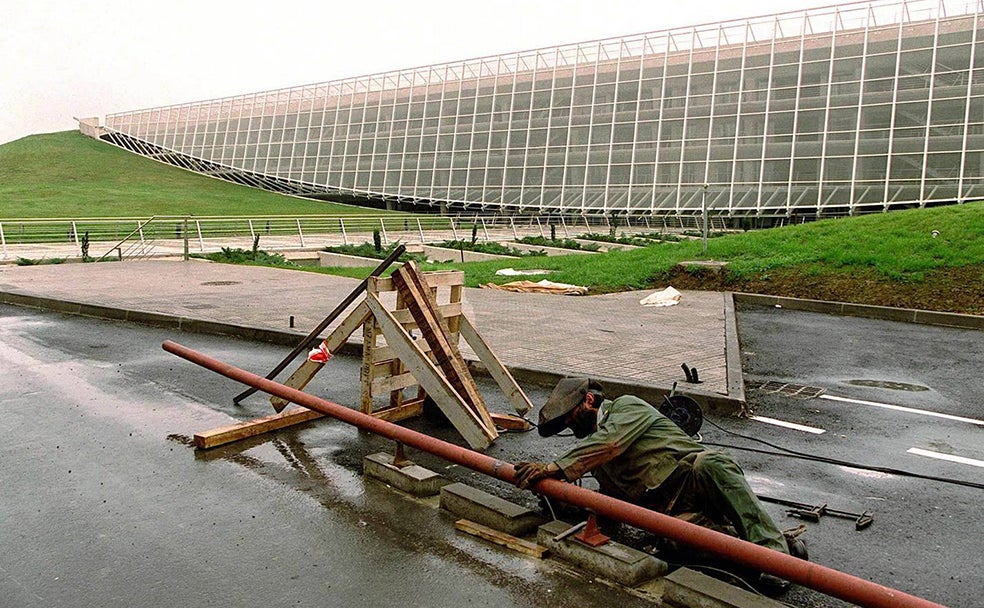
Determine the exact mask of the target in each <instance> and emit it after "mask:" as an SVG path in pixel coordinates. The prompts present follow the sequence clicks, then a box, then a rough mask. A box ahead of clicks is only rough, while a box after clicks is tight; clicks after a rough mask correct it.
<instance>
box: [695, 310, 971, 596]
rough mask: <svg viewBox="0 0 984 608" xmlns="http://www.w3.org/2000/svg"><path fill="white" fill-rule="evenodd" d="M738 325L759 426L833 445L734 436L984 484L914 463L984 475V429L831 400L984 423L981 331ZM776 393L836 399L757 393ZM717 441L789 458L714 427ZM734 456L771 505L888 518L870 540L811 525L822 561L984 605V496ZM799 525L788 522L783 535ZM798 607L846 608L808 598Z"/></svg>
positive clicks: (771, 322)
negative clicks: (774, 386)
mask: <svg viewBox="0 0 984 608" xmlns="http://www.w3.org/2000/svg"><path fill="white" fill-rule="evenodd" d="M738 320H739V338H740V342H741V346H742V363H743V367H744V372H745V381H746V383H747V386H746V389H747V396H748V400H749V402H750V403H751V404H752V405H753V407H754V409H755V414H756V415H758V416H764V417H770V418H775V419H781V420H784V421H789V422H795V423H799V424H802V425H807V426H811V427H816V428H818V429H824V430H825V432H824V433H823V434H811V433H806V432H802V431H797V430H790V429H786V428H781V427H776V426H773V425H771V424H766V423H762V422H758V421H755V420H729V421H727V422H726V423H724V424H722V426H725V427H726V428H728V429H729V430H731V431H735V432H739V433H742V434H744V435H747V436H752V437H755V438H758V439H764V440H766V441H769V442H771V443H774V444H776V445H780V446H782V447H786V448H790V449H793V450H796V451H800V452H804V453H810V454H816V455H821V456H825V457H831V458H835V459H838V460H844V461H850V462H855V463H861V464H866V465H873V466H878V467H886V468H894V469H901V470H906V471H911V472H914V473H918V474H922V475H928V476H934V477H942V478H947V479H953V480H964V481H969V482H973V483H976V484H978V485H982V484H984V468H981V467H980V466H973V465H970V464H964V463H957V462H949V461H945V460H939V459H935V458H930V457H926V456H921V455H917V454H913V453H910V452H909V450H910V449H911V448H917V449H922V450H927V451H929V452H933V453H938V454H944V455H955V456H959V457H964V458H969V459H973V460H975V461H978V462H979V463H980V464H982V465H984V422H982V423H980V424H972V423H969V422H964V421H957V420H952V419H946V418H939V417H933V416H929V415H925V414H919V413H915V412H908V411H899V410H892V409H885V408H881V407H874V406H871V405H864V404H859V403H856V402H849V401H840V400H831V399H827V398H824V396H826V397H831V396H834V397H842V398H848V399H854V400H858V401H866V402H871V403H883V404H889V405H896V406H903V407H908V408H912V409H915V410H925V411H928V412H935V413H944V414H950V415H954V416H959V417H964V418H972V419H976V420H984V375H982V372H984V335H982V334H981V333H980V332H976V331H968V330H959V329H949V328H941V327H928V326H920V325H912V324H905V323H896V322H889V321H875V320H867V319H859V318H851V317H836V316H830V315H822V314H816V313H806V312H794V311H787V310H781V309H774V308H761V307H758V308H748V309H745V310H740V311H739V317H738ZM767 381H771V382H777V383H790V384H795V385H799V386H807V387H816V388H821V389H823V390H824V393H823V394H822V396H821V397H820V398H811V399H805V398H795V397H789V396H784V395H781V394H777V393H770V392H768V391H767V390H762V389H754V388H750V387H751V386H753V385H754V384H755V383H757V382H758V383H761V382H767ZM765 388H766V389H767V388H768V387H765ZM717 422H721V421H717ZM704 439H705V441H708V442H719V443H725V444H729V445H735V446H743V447H752V448H755V449H764V450H768V451H772V452H776V451H777V450H775V449H773V448H770V447H769V446H765V445H761V444H756V443H755V442H752V441H748V440H745V439H741V438H738V437H734V436H732V435H728V434H726V433H723V432H721V431H719V430H718V429H714V428H713V427H709V426H707V425H705V427H704ZM732 453H733V454H735V455H736V457H737V458H738V459H739V462H741V463H742V464H743V466H744V469H745V472H746V476H748V477H749V479H750V482H751V484H752V486H753V488H754V489H755V490H756V491H757V492H759V493H764V494H767V495H772V496H776V497H780V498H785V499H790V500H795V501H797V502H804V503H809V504H825V503H826V504H828V505H829V506H830V507H831V508H833V509H840V510H843V511H851V512H861V511H864V510H872V511H874V513H875V516H874V517H875V520H874V524H873V525H872V526H871V527H870V528H868V529H866V530H864V531H860V532H858V531H855V530H854V527H853V524H852V522H851V521H849V520H842V519H834V518H831V517H823V518H821V521H820V523H809V522H807V523H806V525H807V528H808V531H807V533H806V535H805V536H804V538H805V539H807V541H808V542H809V546H810V551H811V558H812V559H813V560H814V561H817V562H820V563H823V564H825V565H828V566H831V567H834V568H837V569H840V570H843V571H846V572H850V573H852V574H855V575H857V576H860V577H862V578H867V579H869V580H874V581H876V582H878V583H881V584H883V585H887V586H890V587H895V588H897V589H900V590H903V591H906V592H908V593H912V594H914V595H918V596H921V597H925V598H927V599H931V600H933V601H936V602H939V603H942V604H945V605H948V606H952V607H955V608H956V607H966V608H971V607H974V606H981V605H984V604H982V599H981V598H982V597H984V570H982V561H981V538H982V531H984V521H982V517H984V509H982V508H981V504H982V501H984V490H982V489H980V488H970V487H964V486H960V485H954V484H950V483H942V482H938V481H930V480H924V479H917V478H911V477H904V476H899V475H887V474H885V473H881V472H876V471H870V470H864V469H856V468H849V467H844V466H837V465H831V464H821V463H815V462H807V461H803V460H794V459H791V458H787V457H783V456H768V455H763V454H758V453H753V452H748V451H738V450H732ZM798 522H799V520H797V519H794V518H788V517H780V518H778V523H780V524H781V525H783V524H785V525H788V526H793V525H794V524H797V523H798ZM786 601H788V602H790V603H793V604H797V605H812V604H813V603H814V602H816V603H817V604H820V605H827V604H829V605H837V603H836V602H834V601H833V600H829V599H825V600H824V602H820V601H819V600H818V599H817V597H816V596H815V594H810V593H807V592H804V591H803V590H801V589H798V590H794V591H793V592H792V593H790V594H789V595H788V596H787V598H786Z"/></svg>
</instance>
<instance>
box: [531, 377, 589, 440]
mask: <svg viewBox="0 0 984 608" xmlns="http://www.w3.org/2000/svg"><path fill="white" fill-rule="evenodd" d="M587 393H588V379H587V378H564V379H563V380H561V381H560V382H558V383H557V386H556V387H555V388H554V390H553V392H552V393H550V397H548V398H547V402H546V403H544V404H543V407H542V408H540V415H539V419H538V420H537V424H536V426H537V432H538V433H540V436H541V437H550V436H551V435H556V434H557V433H559V432H560V431H562V430H564V429H565V428H566V427H567V426H568V423H569V422H572V420H570V419H569V418H571V416H569V414H571V413H572V412H573V410H574V409H575V408H576V407H577V406H578V405H580V404H581V402H582V401H584V396H585V395H586V394H587ZM582 409H583V408H582ZM572 428H573V427H572ZM590 433H591V431H588V433H586V434H584V435H577V431H576V432H575V436H577V437H587V436H588V434H590Z"/></svg>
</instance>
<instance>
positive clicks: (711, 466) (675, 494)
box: [594, 451, 789, 554]
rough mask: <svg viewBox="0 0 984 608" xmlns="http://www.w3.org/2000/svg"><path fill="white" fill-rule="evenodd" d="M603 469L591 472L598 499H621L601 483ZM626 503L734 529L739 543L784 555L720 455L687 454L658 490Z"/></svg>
mask: <svg viewBox="0 0 984 608" xmlns="http://www.w3.org/2000/svg"><path fill="white" fill-rule="evenodd" d="M604 468H605V467H604V466H601V467H599V468H598V469H597V470H595V471H594V476H595V478H596V479H597V480H598V483H599V485H600V486H601V491H602V493H605V494H609V495H612V496H614V497H616V498H622V499H627V498H628V497H624V496H619V495H618V494H619V492H617V491H615V490H614V486H613V484H611V483H606V481H607V475H606V474H605V471H604ZM630 502H636V503H639V504H641V505H642V506H644V507H647V508H649V509H652V510H654V511H659V512H661V513H666V514H667V515H674V516H675V515H680V514H683V513H700V514H702V515H704V516H705V517H707V518H708V519H710V520H711V521H713V522H714V523H716V524H719V525H730V526H732V527H734V529H735V531H737V532H738V536H739V537H740V538H742V539H744V540H747V541H749V542H751V543H755V544H756V545H762V546H763V547H768V548H770V549H775V550H776V551H781V552H783V553H786V554H788V553H789V548H788V547H787V546H786V540H785V538H784V537H783V535H782V532H781V531H780V530H779V528H778V527H777V526H776V524H775V522H773V521H772V518H771V517H769V514H768V513H766V512H765V509H763V508H762V503H761V502H759V500H758V498H757V497H756V496H755V493H754V492H752V488H751V487H749V485H748V482H747V481H746V480H745V474H744V472H742V470H741V467H739V466H738V463H736V462H735V461H734V460H732V459H731V457H729V456H728V455H726V454H722V453H721V452H716V451H703V452H697V453H694V454H688V455H687V456H685V457H683V458H682V459H681V460H680V461H679V463H678V464H677V467H676V469H675V470H674V471H673V473H672V474H671V475H670V476H669V477H668V478H667V479H666V481H664V482H663V483H661V484H660V485H659V487H658V488H655V489H653V490H650V491H648V492H646V493H645V494H644V495H643V496H642V497H641V499H640V500H630Z"/></svg>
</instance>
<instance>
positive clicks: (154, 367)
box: [0, 306, 645, 608]
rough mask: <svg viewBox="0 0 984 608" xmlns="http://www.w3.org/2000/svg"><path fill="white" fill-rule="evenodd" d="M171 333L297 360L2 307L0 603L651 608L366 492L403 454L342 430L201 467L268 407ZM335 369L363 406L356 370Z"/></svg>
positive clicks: (219, 352)
mask: <svg viewBox="0 0 984 608" xmlns="http://www.w3.org/2000/svg"><path fill="white" fill-rule="evenodd" d="M167 338H173V339H176V340H177V341H179V342H182V343H184V344H186V345H188V346H191V347H193V348H196V349H200V350H202V351H204V352H208V353H210V354H212V355H213V356H216V357H218V358H221V359H225V360H227V361H228V362H230V363H233V364H237V365H241V366H244V367H247V368H250V369H254V370H256V371H261V372H262V371H264V370H267V369H270V368H272V367H273V365H274V364H275V363H277V362H278V361H279V359H280V358H281V357H282V356H283V354H284V349H281V348H275V347H271V346H267V345H255V344H250V343H246V342H240V341H236V340H225V339H219V338H213V337H205V336H198V335H192V334H178V335H171V334H168V333H166V332H163V331H159V330H155V329H152V328H145V327H138V326H132V325H124V324H117V323H111V322H103V321H94V320H85V319H81V318H78V317H74V318H73V317H66V316H60V315H56V314H45V313H38V312H34V311H29V310H25V309H18V308H12V307H2V306H0V374H2V382H0V412H2V416H0V438H2V442H0V479H2V482H3V494H2V498H0V521H2V526H0V546H2V547H3V551H2V553H0V606H5V607H6V606H10V607H19V608H21V607H23V608H27V607H31V608H33V607H45V608H47V607H51V606H73V607H75V606H80V607H81V606H138V607H139V606H148V607H151V606H153V607H160V606H237V607H248V606H263V607H269V606H407V605H419V606H496V607H502V606H570V605H581V606H591V605H602V604H604V603H606V602H611V601H612V600H613V598H616V599H617V601H618V602H619V603H620V604H621V605H624V606H640V605H645V604H644V603H643V602H642V601H641V600H638V599H636V598H633V597H631V596H629V595H627V594H623V593H618V592H615V591H613V590H612V589H611V588H610V587H608V586H606V585H603V584H599V583H595V582H593V581H592V580H591V578H590V577H587V578H585V577H583V576H581V575H577V574H574V573H571V572H569V571H567V570H566V569H564V568H561V567H558V566H556V565H554V564H553V563H550V562H542V561H537V560H533V559H527V558H524V557H519V556H517V555H514V554H511V553H508V552H504V551H500V550H498V549H494V548H492V547H491V546H490V545H487V544H485V543H483V542H482V541H478V540H475V539H472V538H470V537H466V536H460V535H457V534H456V533H455V532H454V527H453V519H452V518H451V517H450V516H449V515H447V514H446V513H442V512H441V511H439V510H438V509H436V508H434V506H433V505H429V504H425V503H423V502H421V501H415V500H410V499H408V498H404V497H401V496H398V495H397V494H395V493H394V492H392V491H391V490H389V489H387V488H386V487H384V486H382V485H380V484H377V483H375V482H372V481H364V480H363V478H362V476H361V475H360V474H359V469H360V467H361V455H362V454H365V453H370V452H374V451H380V450H389V449H390V447H391V445H389V444H388V442H385V441H383V440H380V439H379V438H376V437H373V436H368V435H366V434H364V433H359V432H358V431H356V430H355V429H354V428H352V427H349V426H347V425H343V424H341V423H337V422H334V421H321V422H319V423H316V424H309V425H307V427H304V428H297V429H293V430H289V431H286V432H281V433H278V434H277V438H276V439H275V440H272V441H270V440H263V441H256V442H252V443H249V442H247V443H246V444H245V445H237V446H234V447H231V448H229V449H219V450H216V451H214V452H211V453H210V454H209V456H208V457H206V458H196V455H195V452H194V451H193V450H192V449H191V448H189V447H187V445H186V444H185V443H184V441H185V439H186V438H187V437H190V436H191V435H192V434H194V432H196V431H201V430H207V429H210V428H214V427H216V426H221V425H224V424H228V423H229V421H230V418H229V414H232V415H234V416H235V417H236V418H250V417H256V416H259V415H266V414H268V413H269V412H270V411H271V410H270V409H269V407H270V406H269V404H268V403H267V402H265V400H264V399H263V398H262V397H261V396H259V395H257V396H255V397H252V398H250V399H249V400H247V401H246V403H245V405H244V406H243V407H242V408H237V407H235V406H233V405H231V397H232V396H233V395H235V394H236V393H238V392H239V391H240V390H241V389H242V386H241V385H238V384H236V383H234V382H232V381H229V380H226V379H225V378H222V377H220V376H217V375H215V374H212V373H211V372H207V371H205V370H202V369H200V368H197V367H195V366H194V365H192V364H190V363H188V362H185V361H183V360H180V359H178V358H176V357H174V356H172V355H169V354H167V353H165V352H163V351H162V350H161V348H160V343H161V341H162V340H163V339H167ZM336 364H337V365H336ZM332 366H333V368H332V372H333V375H332V377H331V378H330V379H329V380H330V384H331V387H330V388H331V389H332V390H331V391H330V392H331V393H332V395H331V396H332V398H334V399H335V400H337V401H340V402H343V403H344V402H349V403H355V402H357V395H358V393H357V386H358V384H357V378H358V362H357V361H356V360H353V359H346V358H345V357H338V358H337V360H335V361H333V362H332ZM322 375H326V374H325V372H322ZM411 457H412V456H411Z"/></svg>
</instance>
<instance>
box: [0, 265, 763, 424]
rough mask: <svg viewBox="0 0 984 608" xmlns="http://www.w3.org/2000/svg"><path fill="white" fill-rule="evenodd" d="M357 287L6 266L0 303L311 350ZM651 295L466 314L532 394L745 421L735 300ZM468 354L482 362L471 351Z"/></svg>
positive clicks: (482, 307) (523, 299)
mask: <svg viewBox="0 0 984 608" xmlns="http://www.w3.org/2000/svg"><path fill="white" fill-rule="evenodd" d="M358 283H359V281H358V280H356V279H349V278H345V277H337V276H331V275H325V274H319V273H313V272H301V271H294V270H282V269H275V268H265V267H253V266H236V265H229V264H217V263H212V262H207V261H204V260H195V259H192V260H190V261H181V260H167V259H163V260H162V259H148V260H136V261H125V262H109V263H98V264H54V265H36V266H15V265H3V266H0V301H2V302H5V303H12V304H17V305H28V306H32V305H33V306H37V307H40V308H48V309H56V310H60V311H63V312H74V313H75V314H88V315H91V316H99V317H109V318H117V319H126V320H134V321H138V322H140V321H141V320H145V321H146V322H152V323H153V324H156V325H159V324H161V323H168V322H169V321H168V320H170V322H172V324H174V325H177V326H178V327H182V328H184V329H188V330H199V331H209V332H217V333H230V334H234V335H240V336H242V337H244V338H246V339H267V340H270V339H273V336H272V334H277V335H279V336H280V341H284V340H286V342H289V341H290V340H291V339H292V337H293V336H296V338H297V341H300V338H301V337H303V336H305V335H306V334H307V333H308V331H310V329H311V328H313V327H315V326H316V325H318V323H320V322H321V321H322V319H324V317H325V315H327V314H328V313H329V312H330V311H331V310H332V309H333V308H334V307H335V306H336V305H337V304H338V302H339V301H341V300H342V299H343V298H344V297H345V295H347V294H348V293H349V292H350V291H351V290H352V289H354V288H355V287H356V286H357V285H358ZM649 293H650V292H649V291H633V292H623V293H614V294H604V295H597V296H559V295H548V294H536V293H532V294H530V293H513V292H506V291H499V290H490V289H477V288H466V289H465V290H464V295H463V298H462V309H463V312H464V314H465V315H467V316H468V318H469V319H471V321H472V323H473V324H474V325H475V327H476V328H477V329H478V331H479V332H480V333H481V334H482V336H483V337H484V338H485V340H486V341H487V342H488V343H489V345H490V346H491V348H492V350H493V351H494V352H495V353H496V355H497V356H498V357H499V359H500V360H501V361H502V362H503V364H504V365H506V367H508V368H509V369H510V370H511V371H512V372H513V374H514V375H515V376H516V377H517V379H518V380H520V381H521V382H523V381H527V382H535V383H537V384H541V385H551V384H552V383H554V382H556V380H557V379H559V378H561V377H564V376H569V375H580V376H590V377H593V378H597V379H599V380H600V381H602V383H604V384H606V385H607V387H608V390H609V393H610V394H621V393H625V392H634V393H636V394H638V395H639V396H641V397H643V398H645V399H649V400H651V401H656V400H658V399H659V398H660V395H661V394H664V393H665V392H666V391H668V390H669V389H670V387H672V385H673V383H674V382H679V383H680V384H679V386H678V388H677V390H678V391H679V392H684V393H686V394H690V395H692V396H694V397H695V398H697V400H698V401H699V402H701V403H702V405H705V406H707V407H709V408H711V409H723V410H725V411H737V410H738V409H740V408H741V406H742V404H743V400H744V393H743V389H742V384H741V369H740V367H739V366H738V363H737V361H738V357H737V354H738V353H737V351H736V349H737V338H736V334H735V329H734V318H733V315H734V313H733V306H732V303H731V296H730V294H726V293H720V292H701V291H686V292H683V297H682V299H681V301H680V303H679V304H678V305H676V306H671V307H665V308H649V307H644V306H642V305H640V304H639V301H640V300H641V299H642V298H644V297H645V296H647V295H649ZM383 295H384V303H386V304H387V305H388V306H390V307H392V306H393V304H394V302H392V301H390V302H387V301H386V297H389V298H392V299H395V295H394V294H383ZM121 311H125V313H124V312H121ZM344 316H345V315H342V316H341V317H340V318H342V317H344ZM291 320H293V325H291ZM336 323H337V322H336ZM333 328H334V324H333V325H332V326H329V328H328V329H327V330H326V333H327V332H330V331H331V329H333ZM357 333H358V332H357ZM359 340H360V336H353V341H354V342H356V343H358V342H359ZM729 350H731V351H735V352H731V353H729V352H728V351H729ZM462 354H463V355H464V356H465V358H466V359H470V360H472V361H475V360H477V357H476V356H475V354H474V353H473V352H471V351H470V349H468V347H467V345H465V344H462ZM729 354H730V357H729ZM729 360H730V361H731V364H730V366H729ZM682 363H686V364H688V365H689V366H691V367H696V368H697V369H698V371H699V374H700V378H701V379H702V380H703V382H702V383H701V384H699V385H688V384H686V383H685V381H684V380H685V378H684V375H683V372H682V369H681V367H680V365H681V364H682ZM289 369H293V367H290V368H289ZM535 405H537V406H539V405H540V404H535Z"/></svg>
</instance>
